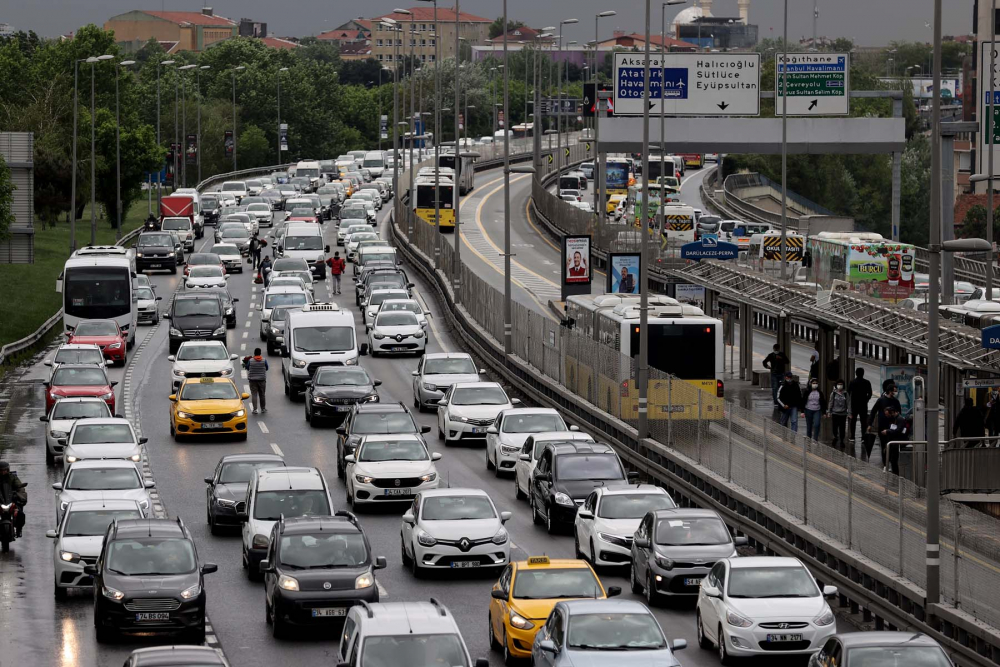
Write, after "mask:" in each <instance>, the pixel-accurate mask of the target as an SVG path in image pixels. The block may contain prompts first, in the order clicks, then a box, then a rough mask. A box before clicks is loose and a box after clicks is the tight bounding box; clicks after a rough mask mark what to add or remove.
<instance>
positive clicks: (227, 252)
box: [212, 243, 243, 273]
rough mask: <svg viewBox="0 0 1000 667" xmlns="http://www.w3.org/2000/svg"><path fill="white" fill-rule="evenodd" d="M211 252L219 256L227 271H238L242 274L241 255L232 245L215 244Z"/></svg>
mask: <svg viewBox="0 0 1000 667" xmlns="http://www.w3.org/2000/svg"><path fill="white" fill-rule="evenodd" d="M212 252H214V253H215V254H216V255H218V256H219V259H220V260H222V263H223V264H224V265H225V266H226V270H227V271H239V272H240V273H243V255H241V254H240V249H239V248H237V247H236V245H235V244H233V243H216V244H215V245H213V246H212Z"/></svg>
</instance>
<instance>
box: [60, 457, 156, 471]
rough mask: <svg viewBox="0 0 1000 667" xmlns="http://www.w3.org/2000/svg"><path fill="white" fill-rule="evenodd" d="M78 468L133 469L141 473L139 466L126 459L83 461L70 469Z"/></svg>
mask: <svg viewBox="0 0 1000 667" xmlns="http://www.w3.org/2000/svg"><path fill="white" fill-rule="evenodd" d="M78 468H132V469H133V470H135V471H136V472H138V471H139V466H137V465H136V464H135V463H134V462H133V461H126V460H125V459H82V460H80V461H77V462H76V463H74V464H73V465H71V466H70V467H69V469H70V470H76V469H78Z"/></svg>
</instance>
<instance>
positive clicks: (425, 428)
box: [420, 426, 431, 433]
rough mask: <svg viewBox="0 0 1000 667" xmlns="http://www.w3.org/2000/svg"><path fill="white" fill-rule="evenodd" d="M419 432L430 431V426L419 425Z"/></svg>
mask: <svg viewBox="0 0 1000 667" xmlns="http://www.w3.org/2000/svg"><path fill="white" fill-rule="evenodd" d="M420 432H421V433H430V432H431V427H430V426H421V427H420Z"/></svg>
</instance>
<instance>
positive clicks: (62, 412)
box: [39, 396, 111, 465]
mask: <svg viewBox="0 0 1000 667" xmlns="http://www.w3.org/2000/svg"><path fill="white" fill-rule="evenodd" d="M110 416H111V410H109V409H108V404H107V401H105V400H104V399H103V398H100V397H98V396H67V397H64V398H60V399H59V400H58V401H56V402H55V405H53V406H52V410H51V411H50V412H49V414H47V415H45V416H44V417H39V419H40V420H41V421H43V422H46V424H45V462H46V463H48V464H49V465H52V464H53V463H55V462H56V457H57V456H62V453H63V448H64V447H65V446H66V438H68V437H69V432H70V429H72V428H73V423H74V422H76V420H78V419H101V418H104V417H110Z"/></svg>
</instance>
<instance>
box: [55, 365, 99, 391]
mask: <svg viewBox="0 0 1000 667" xmlns="http://www.w3.org/2000/svg"><path fill="white" fill-rule="evenodd" d="M107 383H108V378H107V376H106V375H104V371H103V370H101V369H100V368H66V367H60V368H57V369H56V372H55V373H53V374H52V386H54V387H86V386H90V385H102V386H103V385H106V384H107Z"/></svg>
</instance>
